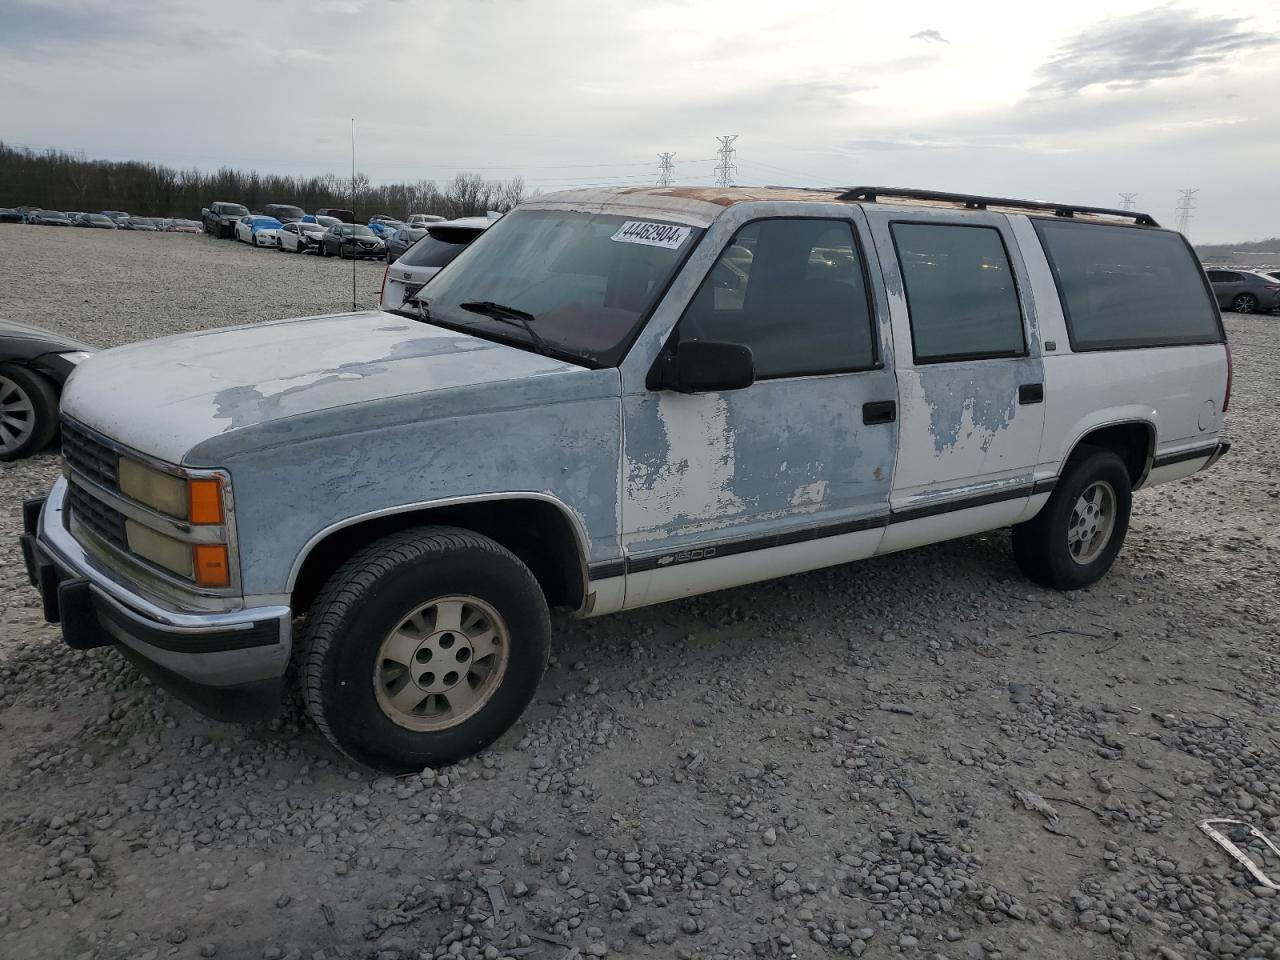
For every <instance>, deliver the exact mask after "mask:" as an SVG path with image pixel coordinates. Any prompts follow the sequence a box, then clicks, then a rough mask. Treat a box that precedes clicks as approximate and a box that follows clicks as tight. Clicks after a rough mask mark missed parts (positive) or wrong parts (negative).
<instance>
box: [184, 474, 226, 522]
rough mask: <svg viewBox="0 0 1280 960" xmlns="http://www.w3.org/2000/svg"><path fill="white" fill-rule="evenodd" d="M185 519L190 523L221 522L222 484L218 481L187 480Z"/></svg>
mask: <svg viewBox="0 0 1280 960" xmlns="http://www.w3.org/2000/svg"><path fill="white" fill-rule="evenodd" d="M187 519H188V520H190V521H191V522H192V523H221V522H222V484H221V483H220V482H219V481H217V480H189V481H187Z"/></svg>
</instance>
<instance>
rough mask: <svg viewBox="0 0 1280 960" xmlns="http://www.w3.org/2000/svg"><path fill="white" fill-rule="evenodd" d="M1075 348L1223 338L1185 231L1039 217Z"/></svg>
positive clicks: (1038, 226)
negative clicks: (1183, 237)
mask: <svg viewBox="0 0 1280 960" xmlns="http://www.w3.org/2000/svg"><path fill="white" fill-rule="evenodd" d="M1035 227H1036V232H1037V233H1038V234H1039V235H1040V243H1041V244H1042V245H1043V246H1044V250H1045V254H1046V256H1047V257H1048V259H1049V266H1050V268H1051V269H1052V270H1053V278H1054V281H1055V282H1056V283H1057V285H1058V295H1059V296H1060V297H1061V299H1062V309H1063V312H1064V313H1065V314H1066V318H1067V332H1068V333H1069V335H1070V337H1071V349H1072V350H1121V349H1125V348H1129V347H1168V346H1177V345H1179V344H1188V343H1220V342H1221V341H1222V328H1221V326H1220V325H1219V323H1218V311H1217V309H1216V308H1215V306H1214V302H1213V300H1212V299H1211V298H1210V297H1209V292H1208V290H1206V289H1205V283H1204V274H1203V272H1202V268H1201V266H1200V263H1199V261H1197V260H1196V258H1195V256H1194V255H1193V254H1192V252H1191V249H1190V248H1189V247H1188V246H1187V243H1186V241H1185V240H1183V239H1182V237H1181V235H1179V234H1177V233H1173V232H1171V231H1168V230H1140V229H1137V228H1135V227H1112V226H1104V225H1101V224H1093V223H1070V222H1067V221H1058V220H1052V221H1051V220H1036V221H1035Z"/></svg>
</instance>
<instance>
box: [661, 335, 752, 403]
mask: <svg viewBox="0 0 1280 960" xmlns="http://www.w3.org/2000/svg"><path fill="white" fill-rule="evenodd" d="M655 373H656V374H657V376H656V377H653V378H651V379H652V380H654V381H656V382H654V383H651V384H650V386H651V387H653V388H654V389H658V390H674V391H676V392H677V393H720V392H721V391H724V390H741V389H742V388H743V387H749V386H751V384H753V383H755V381H756V364H755V358H754V357H753V356H752V355H751V348H750V347H748V346H745V345H743V344H741V343H726V342H725V341H723V340H686V341H684V342H683V343H680V344H677V345H676V346H675V348H674V349H673V350H671V351H669V352H668V353H666V354H665V355H664V356H663V358H662V359H661V360H660V361H659V363H658V367H657V369H656V370H655Z"/></svg>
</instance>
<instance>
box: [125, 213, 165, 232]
mask: <svg viewBox="0 0 1280 960" xmlns="http://www.w3.org/2000/svg"><path fill="white" fill-rule="evenodd" d="M120 226H121V227H122V228H123V229H125V230H140V231H143V232H150V233H154V232H155V231H157V230H159V229H160V228H159V227H157V226H156V222H155V221H154V220H152V219H151V218H150V217H129V218H128V219H127V220H125V221H124V223H122V224H120Z"/></svg>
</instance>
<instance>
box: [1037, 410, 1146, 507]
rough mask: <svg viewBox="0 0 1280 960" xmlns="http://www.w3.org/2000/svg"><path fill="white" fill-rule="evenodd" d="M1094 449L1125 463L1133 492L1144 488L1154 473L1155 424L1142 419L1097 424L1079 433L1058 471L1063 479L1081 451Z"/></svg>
mask: <svg viewBox="0 0 1280 960" xmlns="http://www.w3.org/2000/svg"><path fill="white" fill-rule="evenodd" d="M1084 447H1095V448H1101V449H1103V450H1110V451H1111V452H1112V453H1114V454H1116V455H1117V456H1118V457H1119V458H1120V459H1121V460H1123V461H1124V465H1125V467H1126V468H1127V469H1128V471H1129V482H1130V483H1131V485H1132V488H1133V489H1134V490H1137V489H1138V488H1139V487H1141V486H1142V485H1143V484H1144V483H1145V482H1146V480H1147V475H1148V474H1149V473H1150V472H1151V464H1152V461H1153V458H1154V457H1155V451H1156V425H1155V423H1153V422H1152V421H1151V420H1147V419H1144V418H1141V417H1135V418H1131V419H1123V420H1114V421H1110V422H1108V423H1103V424H1095V425H1093V426H1090V427H1088V428H1087V429H1085V430H1083V431H1081V432H1080V434H1079V435H1078V436H1077V437H1076V439H1075V440H1074V442H1072V444H1071V446H1070V447H1069V448H1068V452H1067V455H1066V456H1065V457H1063V459H1062V463H1061V465H1060V466H1059V468H1058V476H1062V475H1063V474H1064V473H1065V472H1066V470H1067V467H1068V466H1070V464H1071V462H1072V460H1074V459H1076V458H1078V457H1079V456H1080V455H1081V451H1082V448H1084Z"/></svg>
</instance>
